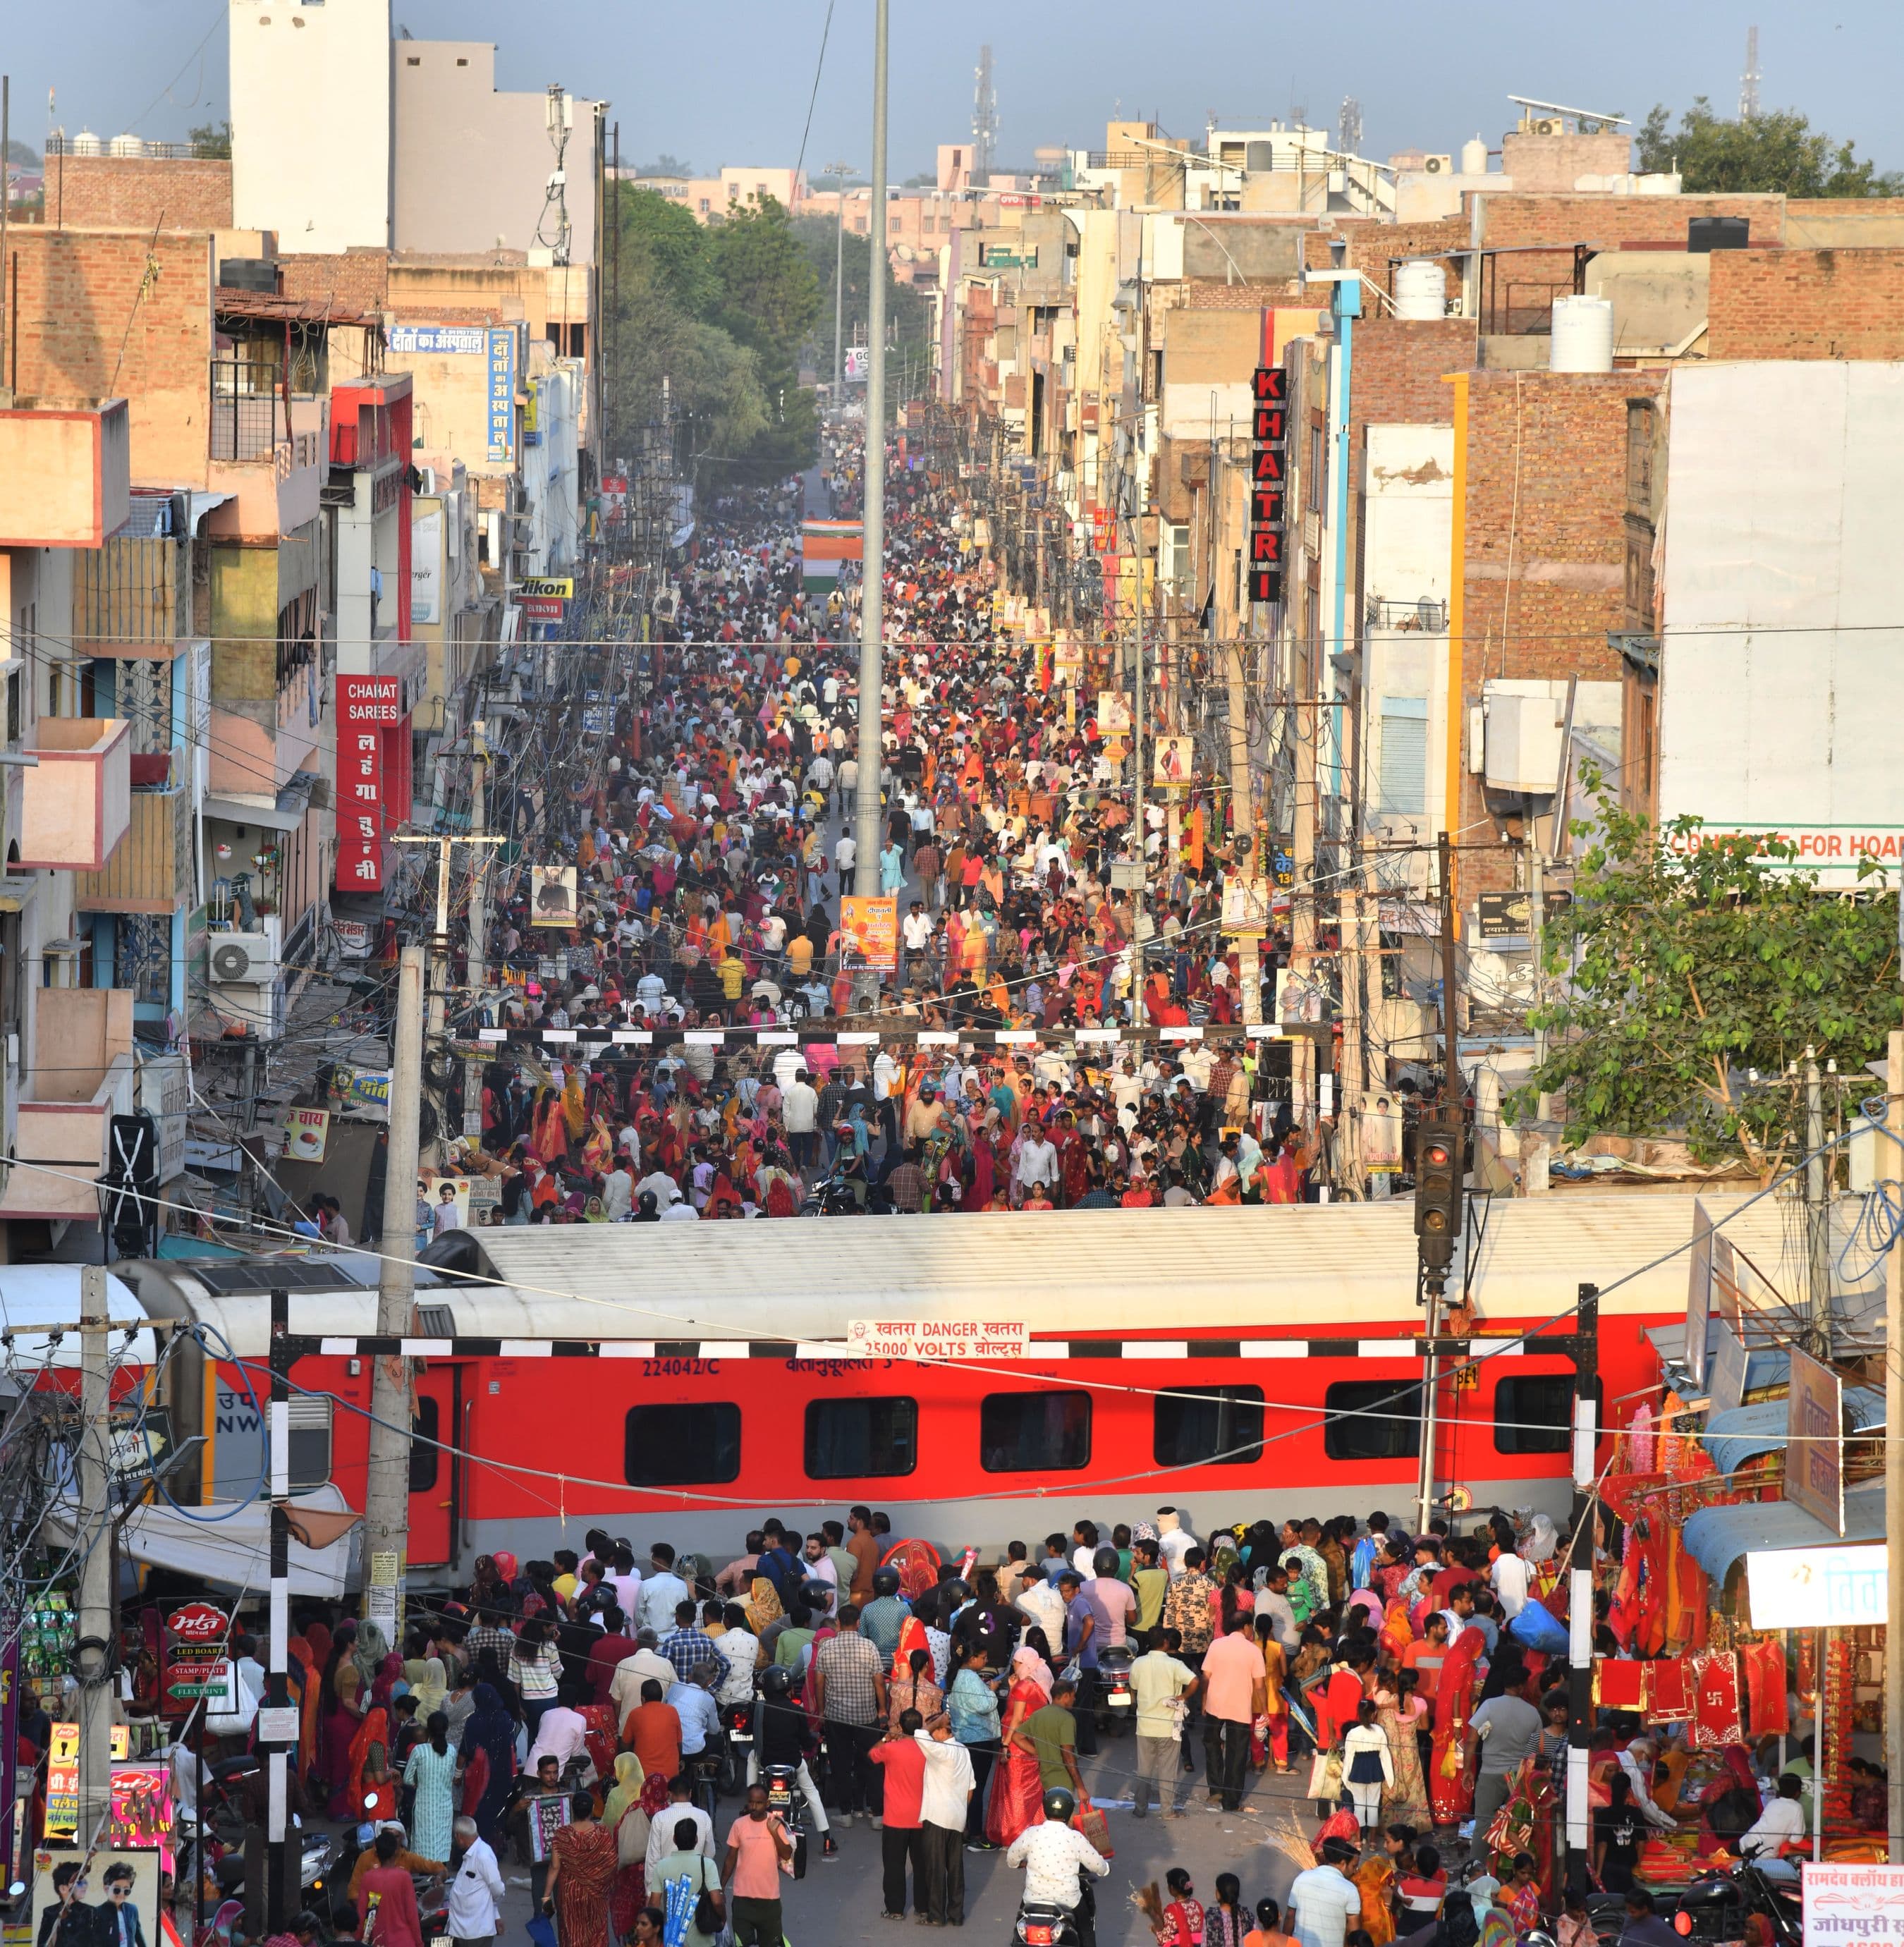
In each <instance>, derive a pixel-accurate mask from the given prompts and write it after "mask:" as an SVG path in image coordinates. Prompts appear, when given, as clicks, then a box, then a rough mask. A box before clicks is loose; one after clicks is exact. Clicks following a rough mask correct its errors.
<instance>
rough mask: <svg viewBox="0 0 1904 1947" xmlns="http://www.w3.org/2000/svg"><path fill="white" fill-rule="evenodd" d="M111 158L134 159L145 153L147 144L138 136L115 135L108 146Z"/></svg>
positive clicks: (107, 151)
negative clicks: (133, 157)
mask: <svg viewBox="0 0 1904 1947" xmlns="http://www.w3.org/2000/svg"><path fill="white" fill-rule="evenodd" d="M106 153H107V154H108V155H109V156H123V157H132V156H142V155H144V153H145V144H144V143H143V142H142V141H140V139H139V138H138V136H136V135H115V136H114V137H113V139H112V141H111V142H110V144H108V145H107V150H106Z"/></svg>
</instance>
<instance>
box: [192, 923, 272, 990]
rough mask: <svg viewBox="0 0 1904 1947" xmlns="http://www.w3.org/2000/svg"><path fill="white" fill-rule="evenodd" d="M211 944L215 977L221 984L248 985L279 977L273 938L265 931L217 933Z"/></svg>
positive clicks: (216, 983)
mask: <svg viewBox="0 0 1904 1947" xmlns="http://www.w3.org/2000/svg"><path fill="white" fill-rule="evenodd" d="M208 945H209V955H210V964H211V971H212V982H213V984H214V985H215V986H220V987H231V986H249V985H252V984H255V983H258V982H260V981H262V982H264V983H266V984H267V985H268V984H269V983H271V981H273V980H276V978H277V966H276V964H274V957H273V954H272V950H271V939H270V938H269V936H268V935H267V934H265V933H213V934H212V936H211V939H210V941H209V943H208Z"/></svg>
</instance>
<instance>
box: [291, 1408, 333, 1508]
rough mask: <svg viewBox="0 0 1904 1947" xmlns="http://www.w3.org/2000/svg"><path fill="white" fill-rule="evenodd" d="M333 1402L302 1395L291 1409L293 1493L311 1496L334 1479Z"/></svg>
mask: <svg viewBox="0 0 1904 1947" xmlns="http://www.w3.org/2000/svg"><path fill="white" fill-rule="evenodd" d="M331 1404H332V1403H331V1401H329V1400H327V1399H322V1398H318V1397H317V1395H316V1394H313V1393H301V1394H298V1395H297V1396H296V1398H293V1400H292V1401H291V1402H290V1407H291V1491H292V1493H293V1494H311V1493H312V1492H313V1491H314V1490H316V1489H317V1488H319V1487H322V1486H323V1485H324V1483H325V1482H326V1481H328V1480H329V1479H330V1415H331Z"/></svg>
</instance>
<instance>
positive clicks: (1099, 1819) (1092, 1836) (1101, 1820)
mask: <svg viewBox="0 0 1904 1947" xmlns="http://www.w3.org/2000/svg"><path fill="white" fill-rule="evenodd" d="M1077 1827H1078V1830H1079V1831H1080V1832H1081V1833H1082V1834H1083V1835H1084V1836H1085V1838H1087V1839H1088V1840H1090V1842H1091V1844H1092V1845H1093V1846H1095V1847H1096V1848H1097V1849H1098V1853H1099V1855H1100V1856H1101V1857H1102V1858H1104V1859H1115V1858H1116V1856H1117V1851H1116V1847H1115V1846H1113V1845H1112V1843H1110V1820H1109V1819H1107V1818H1106V1817H1105V1816H1104V1814H1103V1813H1102V1812H1100V1811H1099V1810H1098V1808H1097V1806H1094V1805H1093V1804H1092V1803H1091V1800H1089V1799H1088V1798H1087V1799H1086V1800H1085V1801H1084V1803H1082V1805H1080V1806H1079V1807H1078V1810H1077Z"/></svg>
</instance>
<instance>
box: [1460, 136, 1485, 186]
mask: <svg viewBox="0 0 1904 1947" xmlns="http://www.w3.org/2000/svg"><path fill="white" fill-rule="evenodd" d="M1461 173H1462V174H1463V175H1464V176H1485V175H1486V174H1487V173H1488V144H1486V143H1485V142H1484V141H1482V140H1481V138H1480V137H1479V136H1478V135H1477V136H1475V138H1474V140H1473V141H1471V142H1463V144H1461Z"/></svg>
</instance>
